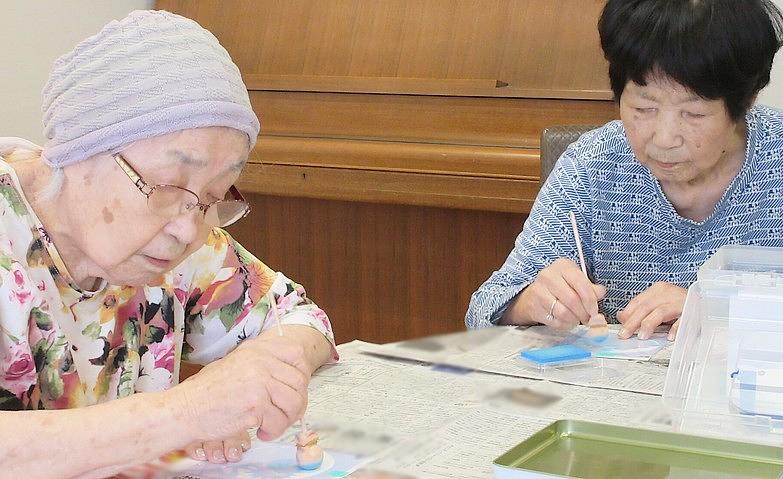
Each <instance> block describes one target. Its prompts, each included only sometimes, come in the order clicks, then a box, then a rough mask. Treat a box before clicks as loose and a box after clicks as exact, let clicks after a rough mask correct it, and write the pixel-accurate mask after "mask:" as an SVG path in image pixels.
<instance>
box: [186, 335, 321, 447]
mask: <svg viewBox="0 0 783 479" xmlns="http://www.w3.org/2000/svg"><path fill="white" fill-rule="evenodd" d="M310 371H311V369H310V366H309V365H308V364H307V360H306V357H305V352H304V348H303V347H302V345H301V344H299V343H298V342H296V341H295V340H293V339H291V338H288V337H285V336H280V337H279V336H276V335H268V334H265V335H262V336H259V337H258V338H255V339H250V340H247V341H244V342H243V343H242V344H240V345H239V346H238V347H237V348H236V349H235V350H234V351H232V352H231V353H229V354H228V355H227V356H226V357H224V358H222V359H220V360H218V361H215V362H214V363H211V364H209V365H207V366H206V367H204V368H203V369H202V370H201V371H200V372H199V373H198V374H196V375H194V376H191V378H190V379H189V380H187V381H185V382H183V383H182V384H180V385H179V386H177V387H175V388H173V389H172V390H171V391H170V392H171V393H172V394H174V395H175V397H177V398H178V400H177V401H176V404H177V406H176V407H175V411H177V412H178V413H179V414H180V415H184V416H185V417H184V419H185V421H186V422H187V423H190V424H192V428H191V430H190V433H191V436H190V437H193V438H201V439H202V441H206V442H209V441H222V440H223V439H224V438H227V437H234V436H235V435H236V434H240V433H241V432H242V431H246V430H247V429H250V428H252V427H255V426H258V432H257V435H258V437H259V439H262V440H265V441H266V440H271V439H274V438H276V437H278V436H280V435H281V434H282V433H283V432H284V431H285V430H286V429H287V428H288V427H289V426H290V425H291V424H293V423H294V422H295V421H297V420H298V419H299V418H301V417H302V415H303V414H304V410H305V407H306V406H307V384H308V382H309V380H310ZM205 454H206V451H205Z"/></svg>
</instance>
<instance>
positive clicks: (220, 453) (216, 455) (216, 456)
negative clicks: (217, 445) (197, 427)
mask: <svg viewBox="0 0 783 479" xmlns="http://www.w3.org/2000/svg"><path fill="white" fill-rule="evenodd" d="M212 459H214V460H215V461H225V460H226V456H224V455H223V451H220V450H218V451H215V452H213V453H212Z"/></svg>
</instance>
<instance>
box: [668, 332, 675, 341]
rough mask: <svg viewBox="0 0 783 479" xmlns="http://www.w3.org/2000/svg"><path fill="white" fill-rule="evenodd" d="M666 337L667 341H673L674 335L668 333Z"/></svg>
mask: <svg viewBox="0 0 783 479" xmlns="http://www.w3.org/2000/svg"><path fill="white" fill-rule="evenodd" d="M668 339H669V341H674V335H673V334H672V333H669V336H668Z"/></svg>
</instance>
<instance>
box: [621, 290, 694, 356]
mask: <svg viewBox="0 0 783 479" xmlns="http://www.w3.org/2000/svg"><path fill="white" fill-rule="evenodd" d="M687 295H688V290H687V289H685V288H681V287H679V286H675V285H673V284H670V283H663V282H660V283H655V284H653V285H652V286H650V287H649V288H647V289H646V290H644V291H643V292H642V293H641V294H639V295H638V296H636V297H635V298H633V299H632V300H631V301H630V302H629V303H628V306H626V307H625V309H622V310H620V311H619V312H618V313H617V321H619V322H620V323H621V324H622V325H623V327H622V329H620V332H619V333H617V336H618V337H619V338H620V339H628V338H630V337H631V336H633V335H634V333H636V336H637V337H638V338H639V339H648V338H649V337H650V336H652V333H653V331H655V328H656V327H657V326H658V325H660V324H664V323H671V322H674V324H672V327H671V329H669V340H670V341H671V340H673V339H674V337H675V335H676V334H677V327H678V326H679V320H680V316H681V315H682V308H683V307H684V306H685V297H686V296H687Z"/></svg>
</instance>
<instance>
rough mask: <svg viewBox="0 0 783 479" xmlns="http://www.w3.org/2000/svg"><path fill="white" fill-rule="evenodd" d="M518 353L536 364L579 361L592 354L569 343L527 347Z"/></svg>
mask: <svg viewBox="0 0 783 479" xmlns="http://www.w3.org/2000/svg"><path fill="white" fill-rule="evenodd" d="M519 355H520V356H521V357H522V358H524V359H527V360H528V361H532V362H534V363H537V364H551V363H565V362H569V361H579V360H581V359H587V358H589V357H590V356H592V354H591V353H590V351H588V350H586V349H582V348H578V347H576V346H573V345H570V344H561V345H560V346H552V347H551V348H541V349H529V350H527V351H522V352H521V353H519Z"/></svg>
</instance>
